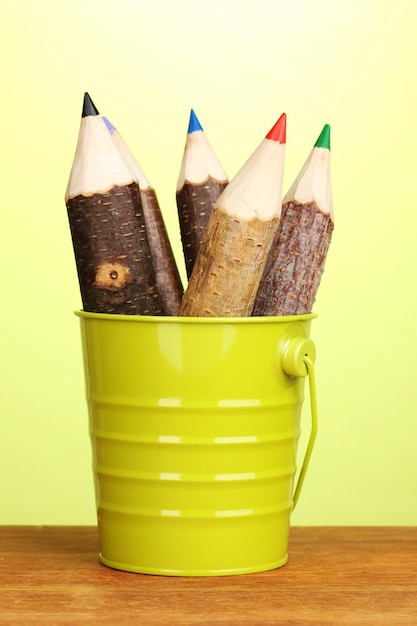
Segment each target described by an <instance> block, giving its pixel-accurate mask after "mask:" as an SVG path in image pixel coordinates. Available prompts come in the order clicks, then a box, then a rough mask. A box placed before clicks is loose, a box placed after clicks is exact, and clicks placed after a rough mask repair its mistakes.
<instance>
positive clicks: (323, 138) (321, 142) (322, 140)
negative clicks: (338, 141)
mask: <svg viewBox="0 0 417 626" xmlns="http://www.w3.org/2000/svg"><path fill="white" fill-rule="evenodd" d="M314 147H315V148H327V150H330V126H329V124H325V125H324V126H323V130H322V131H321V133H320V135H319V138H318V139H317V141H316V143H315V144H314Z"/></svg>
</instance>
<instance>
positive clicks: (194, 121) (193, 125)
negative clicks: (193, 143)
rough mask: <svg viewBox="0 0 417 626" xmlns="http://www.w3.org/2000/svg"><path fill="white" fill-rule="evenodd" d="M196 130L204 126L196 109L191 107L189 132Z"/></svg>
mask: <svg viewBox="0 0 417 626" xmlns="http://www.w3.org/2000/svg"><path fill="white" fill-rule="evenodd" d="M196 130H203V127H202V126H201V124H200V122H199V121H198V117H197V115H196V114H195V112H194V109H191V113H190V122H189V124H188V133H194V132H195V131H196Z"/></svg>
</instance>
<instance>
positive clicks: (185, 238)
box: [176, 109, 228, 278]
mask: <svg viewBox="0 0 417 626" xmlns="http://www.w3.org/2000/svg"><path fill="white" fill-rule="evenodd" d="M227 183H228V178H227V175H226V173H225V171H224V170H223V167H222V166H221V164H220V162H219V160H218V159H217V157H216V155H215V153H214V151H213V149H212V147H211V145H210V143H209V142H208V140H207V136H206V134H205V132H204V130H203V127H202V126H201V124H200V122H199V120H198V118H197V116H196V114H195V112H194V110H193V109H191V113H190V121H189V124H188V131H187V139H186V143H185V149H184V156H183V160H182V164H181V170H180V174H179V177H178V181H177V192H176V200H177V209H178V218H179V223H180V230H181V240H182V246H183V251H184V259H185V267H186V271H187V277H188V278H189V277H190V276H191V272H192V269H193V267H194V263H195V259H196V257H197V253H198V250H199V248H200V244H201V241H202V239H203V235H204V231H205V229H206V227H207V224H208V221H209V218H210V214H211V211H212V208H213V204H214V202H216V200H217V198H218V197H219V195H220V194H221V193H222V191H223V190H224V188H225V187H226V185H227Z"/></svg>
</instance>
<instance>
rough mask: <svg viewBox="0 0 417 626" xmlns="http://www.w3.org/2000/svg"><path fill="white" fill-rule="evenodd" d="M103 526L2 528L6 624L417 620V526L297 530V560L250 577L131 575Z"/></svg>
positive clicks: (293, 555)
mask: <svg viewBox="0 0 417 626" xmlns="http://www.w3.org/2000/svg"><path fill="white" fill-rule="evenodd" d="M97 554H98V536H97V529H96V528H95V527H90V526H89V527H78V526H77V527H62V526H49V527H42V526H39V527H33V526H20V527H10V526H0V623H1V624H2V625H3V626H12V625H17V624H19V625H21V624H24V625H30V624H39V625H41V626H43V625H46V626H49V625H54V626H60V625H61V624H72V625H76V626H78V625H83V624H97V626H104V625H105V626H107V625H108V626H110V625H111V626H122V625H124V624H146V625H150V626H152V625H154V624H165V625H166V624H173V625H176V624H178V625H188V624H196V625H197V624H198V625H203V624H204V625H211V624H214V625H216V624H236V625H237V626H240V625H241V624H242V625H245V624H258V625H259V626H261V625H262V626H264V625H268V624H277V625H283V626H287V625H288V626H289V625H291V626H306V625H313V624H317V625H320V626H326V625H329V626H330V625H331V626H337V625H345V624H346V625H347V624H349V626H354V625H359V624H360V625H361V626H367V625H382V624H384V625H389V626H395V625H397V624H401V625H404V626H413V625H415V624H417V527H295V528H292V529H291V538H290V545H289V562H288V563H287V565H285V566H284V567H282V568H280V569H276V570H273V571H270V572H264V573H259V574H248V575H243V576H226V577H214V578H212V577H207V578H176V577H172V578H171V577H162V576H146V575H142V574H130V573H126V572H120V571H116V570H112V569H109V568H106V567H105V566H103V565H101V564H100V563H99V561H98V556H97Z"/></svg>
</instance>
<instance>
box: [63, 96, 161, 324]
mask: <svg viewBox="0 0 417 626" xmlns="http://www.w3.org/2000/svg"><path fill="white" fill-rule="evenodd" d="M65 201H66V205H67V210H68V218H69V222H70V227H71V234H72V241H73V246H74V254H75V260H76V264H77V270H78V279H79V283H80V290H81V296H82V301H83V307H84V310H85V311H90V312H94V313H118V314H129V315H130V314H142V315H151V314H152V315H159V314H161V302H160V299H159V296H158V291H157V287H156V279H155V272H154V268H153V264H152V259H151V252H150V248H149V242H148V238H147V234H146V228H145V225H144V218H143V212H142V205H141V200H140V193H139V185H138V183H137V181H136V180H134V176H133V174H132V172H131V171H130V169H129V168H128V166H127V164H126V161H125V160H124V159H123V158H122V156H121V154H120V152H119V150H118V148H117V147H116V145H115V143H114V141H113V139H112V137H111V135H110V133H109V130H108V128H107V126H106V124H105V122H104V120H103V118H102V117H101V115H99V113H98V111H97V109H96V107H95V106H94V104H93V102H92V100H91V98H90V97H89V95H88V94H85V97H84V105H83V112H82V119H81V125H80V132H79V136H78V144H77V149H76V153H75V157H74V162H73V166H72V169H71V174H70V177H69V181H68V186H67V190H66V194H65Z"/></svg>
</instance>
